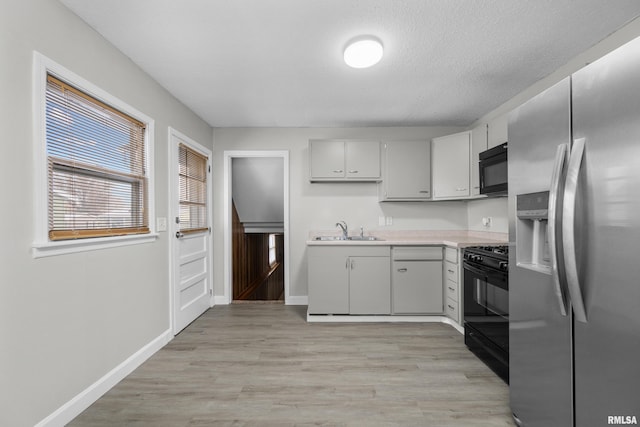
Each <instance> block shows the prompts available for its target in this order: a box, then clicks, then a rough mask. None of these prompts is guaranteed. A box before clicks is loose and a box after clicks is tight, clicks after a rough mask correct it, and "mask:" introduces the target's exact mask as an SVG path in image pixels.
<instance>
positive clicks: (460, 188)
mask: <svg viewBox="0 0 640 427" xmlns="http://www.w3.org/2000/svg"><path fill="white" fill-rule="evenodd" d="M456 191H467V189H466V188H462V187H458V188H456Z"/></svg>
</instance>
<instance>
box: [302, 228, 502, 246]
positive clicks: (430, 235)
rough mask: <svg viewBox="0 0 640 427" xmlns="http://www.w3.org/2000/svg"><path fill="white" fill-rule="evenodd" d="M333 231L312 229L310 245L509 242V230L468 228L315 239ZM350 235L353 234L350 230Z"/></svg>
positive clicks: (473, 244) (451, 244)
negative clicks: (466, 229) (370, 238)
mask: <svg viewBox="0 0 640 427" xmlns="http://www.w3.org/2000/svg"><path fill="white" fill-rule="evenodd" d="M339 235H340V233H336V232H334V231H326V230H325V231H312V232H310V233H309V240H307V245H309V246H345V245H354V246H403V245H404V246H411V245H424V246H430V245H432V246H436V245H441V246H449V247H453V248H465V247H468V246H479V245H489V246H491V245H504V244H507V243H508V242H509V236H508V234H507V233H494V232H485V231H465V230H438V231H430V230H395V231H378V230H376V231H372V232H365V234H364V235H365V236H375V237H377V238H379V239H380V240H314V239H315V237H316V236H339ZM350 235H351V233H350Z"/></svg>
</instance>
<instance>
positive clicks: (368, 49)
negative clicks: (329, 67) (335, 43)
mask: <svg viewBox="0 0 640 427" xmlns="http://www.w3.org/2000/svg"><path fill="white" fill-rule="evenodd" d="M382 54H383V48H382V42H381V41H380V40H378V39H377V38H375V37H372V36H361V37H356V38H355V39H352V40H351V41H350V42H349V43H348V44H347V47H346V48H345V49H344V62H346V63H347V65H348V66H350V67H353V68H368V67H371V66H373V65H376V64H377V63H378V62H380V60H381V59H382Z"/></svg>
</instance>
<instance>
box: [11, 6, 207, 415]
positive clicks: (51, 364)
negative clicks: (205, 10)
mask: <svg viewBox="0 0 640 427" xmlns="http://www.w3.org/2000/svg"><path fill="white" fill-rule="evenodd" d="M33 50H37V51H39V52H41V53H42V54H44V55H45V56H47V57H49V58H50V59H52V60H54V61H56V62H57V63H59V64H61V65H63V66H64V67H66V68H68V69H70V70H71V71H73V72H75V73H76V74H78V75H80V76H81V77H83V78H85V79H87V80H89V81H90V82H92V83H94V84H95V85H97V86H99V87H100V88H102V89H104V90H106V91H107V92H109V93H111V94H112V95H114V96H116V97H118V98H120V99H121V100H123V101H124V102H125V103H127V104H129V105H131V106H132V107H134V108H136V109H137V110H139V111H141V112H143V113H144V114H146V115H148V116H150V117H152V118H153V119H155V123H156V128H155V158H154V159H152V161H153V162H154V164H155V174H156V194H155V204H156V206H155V210H156V214H157V215H158V216H164V217H166V216H168V205H167V204H168V193H167V184H168V176H167V166H168V165H167V162H168V146H167V134H168V126H173V127H175V128H176V129H178V130H179V131H181V132H183V133H185V134H187V135H189V136H190V137H191V138H193V139H195V140H197V141H199V142H200V143H202V144H205V145H206V146H209V147H211V141H212V138H213V136H212V130H211V128H210V127H209V126H208V125H207V124H206V123H204V122H203V121H202V120H200V119H199V118H198V117H196V116H195V115H194V114H193V113H192V112H190V111H189V110H188V109H187V108H185V107H184V105H182V104H181V103H179V102H178V101H176V99H174V98H173V97H172V96H171V95H170V94H169V93H168V92H166V91H165V90H164V89H162V88H161V87H160V86H159V85H158V84H157V83H156V82H155V81H153V80H152V79H151V78H149V77H148V76H147V75H146V74H144V73H143V72H142V71H141V70H140V69H139V68H138V67H136V66H135V65H134V64H133V63H132V62H131V61H130V60H129V59H128V58H127V57H126V56H124V55H123V54H122V53H120V52H119V51H117V50H116V49H115V48H113V47H112V46H111V45H109V44H108V43H107V42H106V41H105V40H104V39H103V38H102V37H101V36H99V35H98V34H97V33H95V32H94V31H93V30H92V29H90V28H89V27H88V26H86V25H85V24H84V23H83V22H82V21H81V20H80V19H79V18H77V17H76V16H75V15H74V14H72V13H71V12H70V11H68V10H67V9H66V8H64V7H63V6H62V5H61V4H60V3H58V2H57V1H51V0H9V1H3V3H2V13H0V83H1V84H2V87H3V90H2V96H0V121H1V122H0V123H1V129H2V135H3V138H2V141H1V142H0V194H2V196H3V197H4V200H3V202H2V204H0V224H3V230H2V238H1V242H2V243H1V244H0V331H2V332H1V334H0V384H1V386H0V425H2V426H15V427H19V426H32V425H34V424H36V423H38V422H39V421H41V420H42V419H43V418H45V417H47V416H49V415H50V414H51V413H53V412H54V411H56V410H57V409H58V408H60V406H61V405H63V404H65V403H66V402H68V401H69V400H70V399H72V398H73V397H74V396H76V395H77V394H78V393H80V392H81V391H83V390H85V389H86V388H87V387H89V386H90V385H92V384H93V383H94V382H95V381H96V380H98V379H99V378H101V377H102V376H103V375H105V374H107V373H108V372H109V371H110V370H112V369H113V368H115V367H116V366H117V365H118V364H120V363H121V362H123V361H124V360H125V359H127V358H128V357H129V356H131V355H132V354H134V353H135V352H136V351H138V350H140V349H141V348H142V347H143V346H145V345H146V344H148V343H149V342H151V341H152V340H153V339H155V338H156V337H159V336H161V335H162V334H163V333H165V332H166V331H167V330H168V329H169V275H168V263H169V248H168V234H167V233H160V237H159V239H158V240H157V241H156V242H155V243H147V244H140V245H134V246H127V247H122V248H113V249H106V250H96V251H90V252H85V253H78V254H71V255H60V256H54V257H48V258H40V259H33V258H32V256H31V243H32V241H33V238H34V234H33V224H34V215H36V214H37V213H36V212H34V208H33V206H34V203H33V202H34V187H33V185H34V183H33V174H32V170H33V167H34V163H33V147H34V143H33V140H32V55H33Z"/></svg>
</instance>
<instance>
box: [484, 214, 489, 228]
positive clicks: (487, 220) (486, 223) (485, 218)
mask: <svg viewBox="0 0 640 427" xmlns="http://www.w3.org/2000/svg"><path fill="white" fill-rule="evenodd" d="M482 225H484V226H485V227H487V228H489V227H491V217H490V216H487V217H484V218H482Z"/></svg>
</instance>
